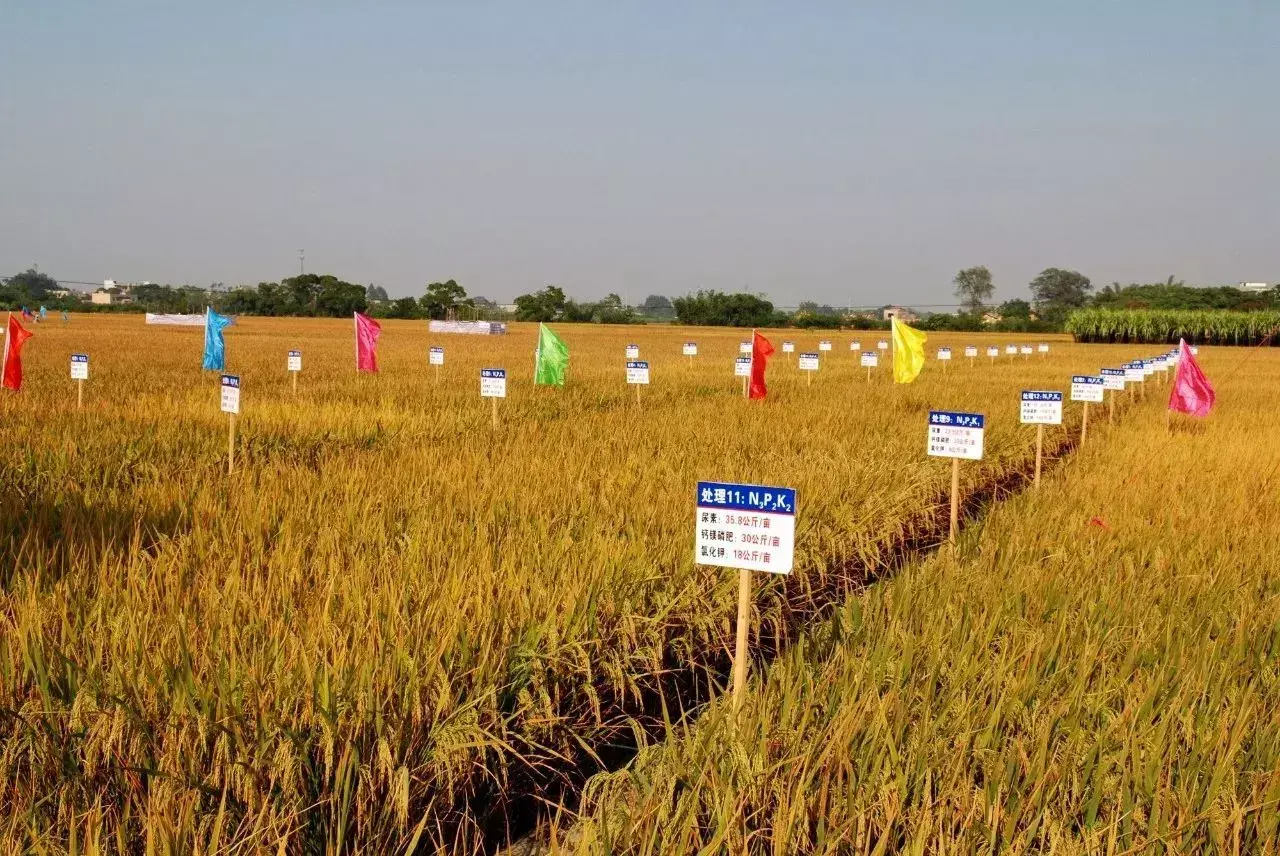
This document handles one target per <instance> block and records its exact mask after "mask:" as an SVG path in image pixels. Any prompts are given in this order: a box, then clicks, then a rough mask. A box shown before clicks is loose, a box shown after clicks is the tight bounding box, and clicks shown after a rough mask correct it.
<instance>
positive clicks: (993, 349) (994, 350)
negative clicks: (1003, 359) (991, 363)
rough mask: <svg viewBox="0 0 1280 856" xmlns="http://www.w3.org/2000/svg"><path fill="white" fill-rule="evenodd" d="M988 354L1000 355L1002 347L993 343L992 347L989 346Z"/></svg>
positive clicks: (989, 355) (991, 355) (990, 355)
mask: <svg viewBox="0 0 1280 856" xmlns="http://www.w3.org/2000/svg"><path fill="white" fill-rule="evenodd" d="M987 356H988V357H998V356H1000V349H999V348H997V347H996V346H995V345H992V346H991V347H990V348H987Z"/></svg>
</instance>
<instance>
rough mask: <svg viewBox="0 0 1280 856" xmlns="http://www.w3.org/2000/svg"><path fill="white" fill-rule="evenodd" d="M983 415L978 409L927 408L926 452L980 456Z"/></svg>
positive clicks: (937, 455) (968, 457)
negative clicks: (974, 411) (970, 411)
mask: <svg viewBox="0 0 1280 856" xmlns="http://www.w3.org/2000/svg"><path fill="white" fill-rule="evenodd" d="M985 430H986V419H985V418H984V417H983V415H982V414H981V413H956V412H954V411H951V410H930V411H929V455H930V457H934V458H963V459H964V460H967V461H980V460H982V439H983V433H984V431H985Z"/></svg>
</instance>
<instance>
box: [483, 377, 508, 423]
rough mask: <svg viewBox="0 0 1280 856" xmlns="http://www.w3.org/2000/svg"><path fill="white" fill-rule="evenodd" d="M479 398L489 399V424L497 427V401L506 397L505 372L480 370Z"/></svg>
mask: <svg viewBox="0 0 1280 856" xmlns="http://www.w3.org/2000/svg"><path fill="white" fill-rule="evenodd" d="M480 397H481V398H488V399H491V404H492V407H491V409H490V422H491V424H492V426H493V427H494V428H497V427H498V399H499V398H506V397H507V370H506V369H480Z"/></svg>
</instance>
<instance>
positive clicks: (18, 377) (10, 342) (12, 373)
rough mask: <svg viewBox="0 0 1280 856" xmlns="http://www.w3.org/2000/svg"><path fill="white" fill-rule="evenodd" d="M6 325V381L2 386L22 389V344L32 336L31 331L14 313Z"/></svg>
mask: <svg viewBox="0 0 1280 856" xmlns="http://www.w3.org/2000/svg"><path fill="white" fill-rule="evenodd" d="M5 327H6V329H5V331H4V334H5V335H4V382H3V383H2V384H0V386H2V387H3V388H4V389H12V390H15V391H16V390H19V389H22V345H23V344H24V343H25V342H26V341H27V340H28V339H30V338H31V332H30V331H29V330H26V329H25V328H24V327H23V326H22V325H21V324H19V323H18V319H17V318H14V317H13V315H10V316H9V322H8V324H6V325H5Z"/></svg>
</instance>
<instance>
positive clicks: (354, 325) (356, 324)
mask: <svg viewBox="0 0 1280 856" xmlns="http://www.w3.org/2000/svg"><path fill="white" fill-rule="evenodd" d="M359 314H360V313H358V312H352V313H351V332H352V334H353V335H354V338H355V343H354V344H355V346H356V374H359V373H360V319H359V318H358V317H356V316H357V315H359Z"/></svg>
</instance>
